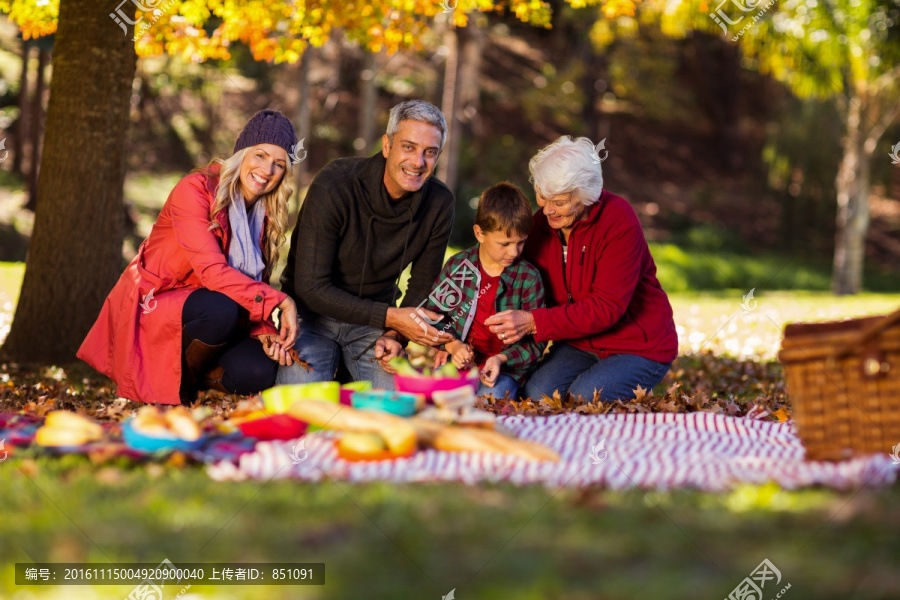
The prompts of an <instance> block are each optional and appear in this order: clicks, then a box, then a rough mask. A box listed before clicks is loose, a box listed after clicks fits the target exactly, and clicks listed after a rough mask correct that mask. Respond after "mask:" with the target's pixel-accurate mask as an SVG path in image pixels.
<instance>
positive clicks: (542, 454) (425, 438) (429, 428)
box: [410, 419, 559, 462]
mask: <svg viewBox="0 0 900 600" xmlns="http://www.w3.org/2000/svg"><path fill="white" fill-rule="evenodd" d="M410 421H411V422H412V425H413V427H415V429H416V435H417V436H418V438H419V441H420V442H422V443H423V444H424V445H427V446H431V447H432V448H436V449H438V450H445V451H447V452H486V453H490V454H511V455H513V456H519V457H521V458H524V459H527V460H549V461H553V462H557V461H559V455H558V454H557V453H556V452H554V451H553V450H551V449H550V448H547V447H546V446H544V445H542V444H538V443H535V442H528V441H525V440H519V439H515V438H511V437H508V436H505V435H503V434H501V433H497V432H496V431H490V430H485V429H472V428H467V427H454V426H452V425H443V424H441V423H436V422H434V421H429V420H427V419H410Z"/></svg>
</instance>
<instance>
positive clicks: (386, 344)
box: [375, 335, 405, 375]
mask: <svg viewBox="0 0 900 600" xmlns="http://www.w3.org/2000/svg"><path fill="white" fill-rule="evenodd" d="M403 354H405V353H404V351H403V346H402V345H401V344H400V342H398V341H397V340H396V339H395V338H394V337H393V336H388V335H383V336H381V337H380V338H378V340H377V341H376V342H375V358H376V359H377V360H378V364H380V365H381V368H382V369H384V371H385V372H386V373H390V374H391V375H393V374H394V373H396V372H397V371H396V370H395V369H394V368H393V367H392V366H391V365H390V364H388V363H389V362H390V360H391V359H392V358H394V357H395V356H402V355H403Z"/></svg>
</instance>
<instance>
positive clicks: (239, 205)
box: [228, 194, 266, 281]
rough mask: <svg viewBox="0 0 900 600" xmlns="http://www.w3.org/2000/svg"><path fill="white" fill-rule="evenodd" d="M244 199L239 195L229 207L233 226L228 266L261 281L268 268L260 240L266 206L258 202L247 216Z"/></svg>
mask: <svg viewBox="0 0 900 600" xmlns="http://www.w3.org/2000/svg"><path fill="white" fill-rule="evenodd" d="M245 206H246V205H245V204H244V198H243V197H242V196H241V195H240V194H238V195H237V196H236V197H235V198H234V199H233V200H232V201H231V204H230V205H229V206H228V221H229V223H230V224H231V243H230V244H228V264H229V265H230V266H232V267H234V268H235V269H237V270H238V271H240V272H241V273H243V274H244V275H246V276H247V277H250V278H251V279H254V280H255V281H261V280H262V275H263V271H264V270H265V268H266V265H265V263H264V262H263V255H262V249H261V248H260V247H259V239H260V237H262V227H263V219H264V218H265V216H266V204H265V202H262V201H260V200H257V201H256V202H255V203H254V204H253V207H252V208H251V209H250V214H247V210H246V208H245Z"/></svg>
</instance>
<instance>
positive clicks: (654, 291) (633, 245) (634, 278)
mask: <svg viewBox="0 0 900 600" xmlns="http://www.w3.org/2000/svg"><path fill="white" fill-rule="evenodd" d="M562 249H563V247H562V241H561V240H560V238H559V233H557V230H555V229H553V228H551V227H550V225H549V223H548V222H547V217H546V216H544V213H543V211H542V210H538V212H536V213H535V215H534V227H533V228H532V230H531V234H530V235H529V236H528V241H527V242H526V243H525V259H526V260H528V262H530V263H531V264H533V265H534V266H536V267H537V268H538V271H540V273H541V277H542V278H543V280H544V293H545V300H546V302H547V307H546V308H538V309H536V310H533V311H531V314H532V315H534V321H535V325H536V327H537V335H535V336H534V337H535V339H536V340H537V341H539V342H544V341H547V340H555V341H565V342H566V343H567V344H570V345H572V346H574V347H576V348H579V349H581V350H585V351H587V352H591V353H593V354H595V355H597V356H598V357H600V358H604V357H606V356H609V355H612V354H636V355H638V356H643V357H644V358H649V359H650V360H655V361H658V362H671V361H672V360H674V359H675V357H676V356H677V354H678V335H677V334H676V333H675V321H674V320H673V318H672V307H671V305H670V304H669V299H668V297H667V296H666V293H665V292H664V291H663V289H662V287H661V286H660V285H659V280H658V279H657V278H656V264H655V263H654V262H653V257H652V256H650V249H649V248H648V246H647V241H646V240H645V239H644V232H643V230H642V229H641V223H640V221H639V220H638V217H637V214H635V212H634V209H633V208H631V205H630V204H628V202H626V201H625V200H624V199H622V198H620V197H619V196H616V195H615V194H611V193H609V192H607V191H604V192H603V193H602V194H601V196H600V201H599V202H598V203H597V204H594V205H593V206H590V207H588V215H587V217H586V218H585V219H583V220H581V221H578V222H576V223H575V225H574V227H572V232H571V234H570V235H569V251H568V260H567V261H566V268H565V275H564V273H563V265H562V256H563V250H562ZM570 295H571V297H570Z"/></svg>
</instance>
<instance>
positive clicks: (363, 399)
mask: <svg viewBox="0 0 900 600" xmlns="http://www.w3.org/2000/svg"><path fill="white" fill-rule="evenodd" d="M417 397H418V395H417V394H407V393H404V392H391V391H387V390H369V391H365V392H354V394H353V395H352V396H351V397H350V403H351V405H352V406H353V408H358V409H360V410H380V411H384V412H387V413H391V414H392V415H397V416H400V417H411V416H412V415H414V414H416V398H417Z"/></svg>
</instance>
